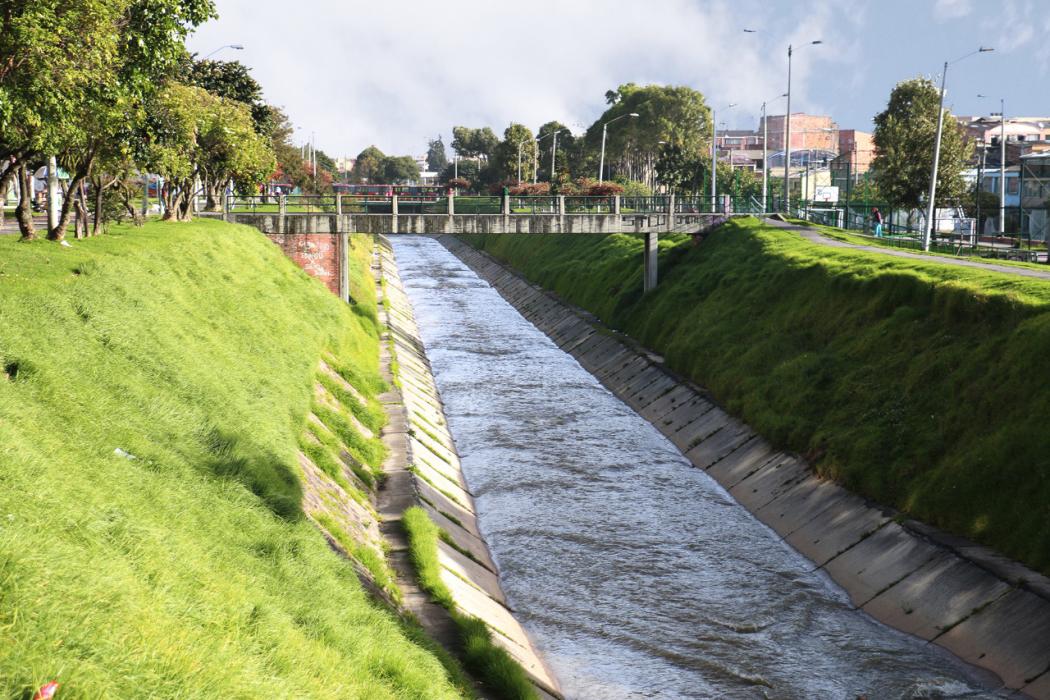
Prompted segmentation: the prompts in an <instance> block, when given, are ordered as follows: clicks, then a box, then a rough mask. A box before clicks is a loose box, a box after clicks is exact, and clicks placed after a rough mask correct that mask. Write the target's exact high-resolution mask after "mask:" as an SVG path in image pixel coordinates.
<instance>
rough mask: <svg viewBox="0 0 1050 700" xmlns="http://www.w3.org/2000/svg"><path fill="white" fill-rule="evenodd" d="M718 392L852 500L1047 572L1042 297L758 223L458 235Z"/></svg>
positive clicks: (1047, 343) (1032, 289)
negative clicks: (645, 275)
mask: <svg viewBox="0 0 1050 700" xmlns="http://www.w3.org/2000/svg"><path fill="white" fill-rule="evenodd" d="M464 239H465V240H467V241H468V242H470V243H472V244H473V245H476V246H480V247H483V248H484V249H485V250H486V251H487V252H489V253H490V254H492V255H494V256H495V257H497V258H499V259H502V260H504V261H507V262H509V263H510V264H512V265H513V266H514V267H516V268H517V269H518V270H520V271H522V272H523V273H524V274H525V276H527V277H528V278H530V279H531V280H533V281H534V282H537V283H539V284H541V285H543V286H545V287H547V288H548V289H552V290H554V291H555V292H557V293H558V294H559V295H561V296H562V297H563V298H565V299H567V300H568V301H570V302H572V303H574V304H577V305H579V306H582V307H584V308H586V309H588V310H590V311H592V312H594V313H595V314H596V315H597V316H598V317H599V318H601V319H602V320H603V321H605V322H606V323H607V324H609V325H610V326H612V327H614V328H617V329H620V330H623V331H624V332H626V333H628V334H629V335H630V336H632V337H633V338H635V339H636V340H638V341H639V342H641V343H642V344H644V345H646V346H647V347H649V348H652V349H653V350H655V351H657V352H659V353H661V354H663V355H664V357H665V358H666V360H667V362H668V364H669V366H670V367H672V368H673V369H674V370H676V371H678V372H679V373H681V374H683V375H685V376H687V377H689V378H691V379H693V380H695V381H697V382H698V383H701V384H703V385H705V386H706V387H708V388H709V389H710V390H711V391H712V393H713V395H714V396H715V397H716V398H717V399H718V400H719V401H720V402H721V403H723V404H724V405H725V406H726V407H727V408H728V410H730V411H731V412H732V413H734V414H736V415H738V416H740V417H742V418H743V419H744V420H746V421H747V422H748V423H750V424H751V425H752V426H753V427H754V428H755V429H756V430H757V431H758V432H760V433H761V434H763V435H764V436H765V437H767V438H768V439H769V440H771V441H772V442H773V443H774V444H776V445H777V446H779V447H782V448H787V449H790V450H793V451H796V452H799V453H802V454H804V455H806V456H807V457H809V458H810V459H811V460H812V461H813V462H814V463H815V465H816V468H817V469H818V471H819V472H820V473H821V474H823V475H825V476H828V477H831V478H834V479H836V480H838V481H839V482H841V483H842V484H844V485H845V486H846V487H848V488H849V489H851V490H853V491H855V492H857V493H861V494H863V495H865V496H868V497H870V498H873V499H875V500H876V501H879V502H882V503H884V504H887V505H890V506H894V507H896V508H899V509H901V510H903V511H905V512H906V513H908V514H910V515H911V516H913V517H916V518H918V519H920V520H923V521H926V522H928V523H931V524H933V525H936V526H939V527H941V528H943V529H946V530H949V531H952V532H955V533H959V534H962V535H965V536H968V537H971V538H973V539H975V540H977V541H979V542H983V543H985V544H988V545H990V546H992V547H994V548H996V549H998V550H999V551H1001V552H1003V553H1004V554H1007V555H1009V556H1011V557H1014V558H1016V559H1019V560H1021V561H1022V562H1024V563H1026V564H1028V565H1029V566H1031V567H1033V568H1035V569H1037V570H1039V571H1041V572H1043V573H1050V431H1047V430H1046V426H1045V423H1046V416H1048V415H1050V390H1048V389H1047V383H1046V381H1045V374H1046V368H1045V365H1046V349H1047V348H1048V347H1050V313H1048V310H1050V283H1048V282H1045V281H1042V280H1038V279H1032V278H1025V277H1019V276H1013V275H1008V274H1003V273H997V272H993V271H984V270H979V269H972V268H961V267H955V266H948V265H943V264H939V263H937V262H936V261H935V260H933V259H931V260H929V261H927V260H908V259H901V258H896V257H890V256H885V255H880V254H878V253H870V252H865V251H853V250H848V249H836V248H828V247H826V246H820V245H817V244H812V243H809V242H808V241H805V240H804V239H803V238H802V237H801V236H799V235H798V234H797V233H792V232H787V231H781V230H776V229H772V228H769V227H766V226H763V225H762V224H760V223H759V222H758V221H757V220H754V219H745V220H737V221H734V222H732V223H730V224H727V225H726V226H724V227H723V228H721V229H720V230H718V231H717V232H715V233H713V234H712V235H711V236H710V237H709V238H708V239H707V240H706V241H705V242H704V243H703V244H702V245H700V246H694V245H693V244H692V243H691V241H690V239H689V237H688V236H682V235H673V236H666V237H664V236H661V242H660V283H659V286H658V288H657V290H656V291H655V292H653V293H652V294H651V295H648V296H646V297H645V298H644V299H643V297H642V279H641V274H642V265H641V258H642V243H641V241H640V239H638V238H636V237H632V236H627V235H614V236H607V237H597V236H558V235H549V236H513V235H505V236H487V237H476V236H465V237H464Z"/></svg>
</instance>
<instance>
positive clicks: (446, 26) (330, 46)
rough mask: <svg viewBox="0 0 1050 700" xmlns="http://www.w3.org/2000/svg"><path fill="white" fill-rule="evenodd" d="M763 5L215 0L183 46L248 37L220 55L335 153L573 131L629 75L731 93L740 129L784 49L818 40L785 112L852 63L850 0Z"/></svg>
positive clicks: (778, 69) (772, 84)
mask: <svg viewBox="0 0 1050 700" xmlns="http://www.w3.org/2000/svg"><path fill="white" fill-rule="evenodd" d="M766 7H767V5H766V3H764V2H762V0H737V1H736V2H730V1H729V0H704V1H700V0H649V1H648V2H646V3H623V4H621V3H616V4H615V6H614V4H613V3H610V2H607V1H604V2H603V1H602V0H562V1H561V2H559V1H557V0H534V2H531V3H528V4H513V5H512V4H509V3H503V2H494V1H493V0H461V1H460V2H455V3H448V2H434V1H433V0H400V1H396V2H377V1H376V0H368V1H362V0H351V1H350V2H339V1H338V0H302V2H299V3H298V4H296V5H292V6H289V5H287V4H285V3H269V2H266V3H261V2H249V1H248V0H218V9H219V12H220V15H221V17H220V19H219V20H217V21H215V22H211V23H209V24H208V25H206V26H204V27H202V28H200V30H199V31H198V33H197V34H196V35H195V36H194V37H193V38H191V41H190V47H191V49H193V50H196V51H199V52H200V53H202V54H205V53H208V52H210V51H211V50H213V49H214V48H216V47H218V46H221V45H223V44H231V43H240V44H244V45H245V47H246V48H245V50H244V51H243V52H239V53H234V52H231V51H229V50H228V52H227V53H223V54H220V56H221V57H224V58H228V59H233V58H236V59H239V60H242V61H243V62H244V63H246V64H247V65H248V66H250V67H251V68H252V70H253V73H254V75H255V77H256V78H257V79H258V80H259V82H260V83H262V85H263V88H264V90H265V92H266V96H267V99H268V100H269V101H271V102H273V103H274V104H277V105H283V106H284V107H285V108H286V110H287V112H288V113H289V115H290V116H291V118H292V120H293V121H294V123H295V124H297V125H299V126H300V127H301V128H302V130H303V131H302V132H300V138H306V137H309V134H310V132H316V134H317V143H318V146H319V147H322V148H324V149H325V150H326V151H328V152H329V153H330V154H331V155H343V154H346V155H353V154H356V153H357V152H359V151H360V150H361V149H362V148H363V147H365V146H367V145H369V144H371V143H374V144H376V145H377V146H379V147H380V148H381V149H383V150H384V151H386V152H392V153H422V152H423V151H424V150H425V148H426V139H427V138H428V137H433V136H434V135H436V134H438V133H442V134H443V135H444V136H445V140H446V143H448V141H449V134H450V131H451V127H452V126H453V125H454V124H465V125H470V126H483V125H488V126H491V127H492V128H493V129H494V130H496V131H497V133H502V131H503V129H504V128H505V127H506V126H507V124H508V123H509V122H511V121H512V120H513V121H520V122H523V123H525V124H526V125H528V126H529V127H531V128H533V129H535V128H537V127H538V126H539V125H540V124H542V123H543V122H546V121H548V120H551V119H558V120H560V121H562V122H564V123H566V124H569V125H570V126H572V127H573V128H574V129H577V130H578V129H579V127H577V126H575V125H576V124H589V123H591V122H592V121H593V120H594V119H595V118H596V117H597V116H598V115H599V114H600V113H601V111H602V110H603V109H604V106H605V105H604V94H605V91H606V90H609V89H613V88H616V87H617V86H618V85H620V84H622V83H625V82H632V81H633V82H637V83H650V82H652V83H664V84H684V85H689V86H691V87H695V88H697V89H699V90H701V91H702V92H704V93H705V95H707V96H708V97H709V101H710V102H712V103H713V104H715V105H723V104H725V103H728V102H737V103H740V105H741V107H740V108H738V109H737V110H736V111H737V116H736V119H735V120H734V121H736V122H737V123H739V124H741V125H743V124H745V123H747V124H748V125H750V123H751V122H750V119H751V118H753V117H754V116H755V115H757V113H758V106H759V104H760V103H761V102H762V101H763V100H765V99H770V98H772V97H774V96H776V95H779V94H780V93H782V92H783V91H784V89H785V79H786V65H785V58H786V57H785V56H784V55H783V54H784V50H785V49H786V47H787V44H788V42H789V41H792V40H796V37H798V41H803V40H811V39H812V38H821V39H824V41H825V42H826V43H827V44H828V45H826V46H822V47H812V49H813V50H807V51H806V52H804V53H803V52H801V51H800V52H799V54H798V55H796V61H795V72H794V79H793V81H794V84H793V103H792V108H793V110H798V109H803V108H808V107H811V105H808V104H807V89H806V85H807V83H808V82H809V81H810V80H811V79H812V78H814V77H816V75H817V71H824V70H829V69H830V67H831V66H832V65H837V66H839V67H840V68H841V66H842V65H844V64H850V63H851V62H853V61H855V59H856V56H855V54H854V53H853V51H852V50H851V48H850V47H849V46H838V47H836V46H834V45H833V44H834V42H833V41H832V39H834V38H835V36H844V35H847V34H848V32H847V33H844V32H842V30H841V26H842V24H843V23H844V22H846V23H849V24H851V25H855V24H856V22H857V21H858V19H857V18H858V16H860V13H858V12H856V9H857V5H856V3H854V2H845V1H843V0H839V1H838V2H833V1H831V0H828V1H826V2H822V3H818V4H817V5H816V7H813V6H810V7H805V8H798V10H796V11H792V12H796V13H797V15H798V16H797V17H789V18H787V19H788V20H790V21H784V22H780V21H774V17H773V16H771V15H770V13H769V12H768V11H766ZM781 14H783V13H781ZM756 17H757V18H763V17H764V18H765V23H763V24H762V26H759V27H757V29H759V30H768V31H762V32H761V33H758V34H744V33H743V31H742V29H743V26H742V24H741V23H742V22H743V21H744V19H743V18H756ZM748 21H751V20H748ZM784 26H786V27H791V28H792V32H791V34H790V35H789V36H785V35H783V34H781V33H780V27H784ZM833 27H839V29H838V30H836V31H834V32H832V28H833ZM828 34H832V36H829V35H828ZM773 47H775V49H774V48H773ZM220 56H217V57H220ZM781 108H782V106H781ZM745 120H747V121H746V122H745Z"/></svg>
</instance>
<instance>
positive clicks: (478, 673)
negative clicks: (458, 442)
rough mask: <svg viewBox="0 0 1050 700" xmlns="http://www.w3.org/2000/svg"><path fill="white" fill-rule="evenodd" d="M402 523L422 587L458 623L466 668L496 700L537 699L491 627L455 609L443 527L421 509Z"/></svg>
mask: <svg viewBox="0 0 1050 700" xmlns="http://www.w3.org/2000/svg"><path fill="white" fill-rule="evenodd" d="M401 523H402V525H403V526H404V528H405V533H406V534H407V535H408V542H409V555H410V556H411V559H412V564H413V566H415V569H416V576H417V579H418V581H419V585H420V587H421V588H422V589H423V590H424V591H426V592H427V594H428V595H430V597H431V599H432V600H433V601H434V602H435V603H438V604H439V605H441V606H442V607H444V608H446V609H447V610H448V611H449V614H450V615H451V616H452V619H453V621H455V623H456V627H457V628H458V630H459V635H460V642H461V645H462V647H461V653H462V657H463V661H464V663H465V664H466V667H467V668H468V669H469V670H470V671H471V672H472V673H473V674H474V675H475V677H477V678H478V679H479V680H480V681H481V682H482V683H483V684H484V686H485V688H486V689H487V690H488V691H489V692H491V693H492V694H493V695H494V696H495V697H497V698H501V699H505V700H527V699H531V698H535V697H536V693H535V691H534V689H533V686H532V683H531V682H530V681H529V679H528V676H527V675H526V674H525V671H524V670H522V668H521V666H519V665H518V663H517V662H516V661H515V660H514V659H513V658H512V657H511V656H510V654H508V653H507V652H506V650H504V649H503V648H502V647H499V646H497V645H496V644H495V643H494V642H493V641H492V631H491V630H490V629H489V628H488V626H487V625H486V624H485V623H484V622H483V621H482V620H480V619H478V618H476V617H472V616H470V615H466V614H464V613H462V612H460V611H459V610H458V609H457V608H456V604H455V600H454V599H453V597H452V593H451V591H449V589H448V587H447V586H446V585H445V582H444V581H442V580H441V564H440V562H439V561H438V540H439V539H443V538H442V537H441V535H442V534H443V533H442V530H441V528H439V527H438V526H437V525H435V524H434V523H433V521H431V520H430V517H429V516H427V513H426V511H425V510H423V509H422V508H420V507H418V506H413V507H412V508H409V509H408V510H406V511H405V513H404V515H403V516H402V520H401Z"/></svg>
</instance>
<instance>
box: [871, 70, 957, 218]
mask: <svg viewBox="0 0 1050 700" xmlns="http://www.w3.org/2000/svg"><path fill="white" fill-rule="evenodd" d="M939 106H940V92H939V90H938V89H937V86H936V85H934V84H933V82H932V81H930V80H929V79H927V78H915V79H912V80H905V81H903V82H900V83H898V84H897V86H896V87H895V88H893V91H892V92H891V93H890V100H889V103H888V104H887V106H886V109H885V110H883V111H882V112H880V113H879V114H877V115H876V116H875V133H874V136H873V140H874V143H875V152H876V155H875V159H874V160H873V161H872V164H871V169H872V175H873V178H874V180H875V184H876V186H877V187H878V189H879V192H881V193H882V195H883V196H884V197H885V198H886V199H887V200H889V202H891V203H892V204H895V205H897V206H901V207H907V208H909V209H918V208H919V207H921V206H922V205H923V203H924V200H925V199H926V197H927V196H928V194H929V187H930V166H931V162H932V158H933V147H934V141H935V138H936V131H937V111H938V109H939ZM954 125H955V120H954V119H953V118H952V117H951V115H950V113H948V112H945V115H944V130H943V134H942V137H941V154H940V161H939V166H938V170H937V204H938V205H941V204H944V203H947V202H949V201H952V200H957V199H958V198H959V197H961V196H962V195H963V193H964V192H965V191H966V185H965V183H964V182H963V179H962V171H963V168H965V167H966V164H967V162H969V159H970V149H971V146H970V145H968V144H967V143H966V142H965V141H964V140H963V136H962V132H961V130H959V129H958V128H956V127H955V126H954Z"/></svg>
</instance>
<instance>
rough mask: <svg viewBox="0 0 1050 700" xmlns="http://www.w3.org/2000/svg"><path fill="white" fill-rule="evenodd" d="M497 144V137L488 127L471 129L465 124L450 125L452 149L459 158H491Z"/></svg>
mask: <svg viewBox="0 0 1050 700" xmlns="http://www.w3.org/2000/svg"><path fill="white" fill-rule="evenodd" d="M497 145H499V138H498V137H497V136H496V134H495V132H494V131H492V129H490V128H489V127H487V126H486V127H483V128H480V129H471V128H470V127H466V126H454V127H452V150H454V151H455V152H456V153H458V154H459V156H460V157H461V158H478V157H483V158H486V159H487V158H491V157H492V155H493V153H495V151H496V146H497Z"/></svg>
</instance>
